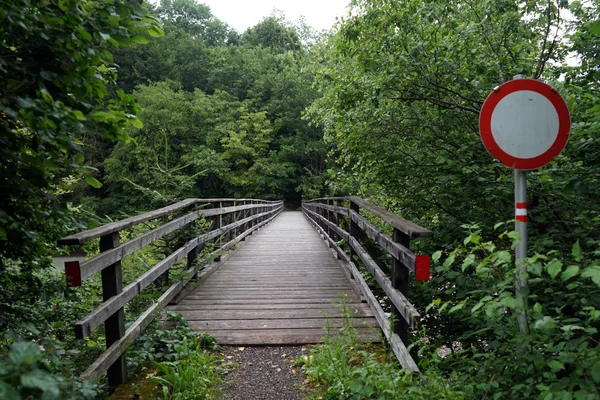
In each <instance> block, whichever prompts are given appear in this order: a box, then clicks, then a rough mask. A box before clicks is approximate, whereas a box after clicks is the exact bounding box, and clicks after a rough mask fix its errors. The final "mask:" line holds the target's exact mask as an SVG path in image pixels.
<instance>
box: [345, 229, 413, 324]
mask: <svg viewBox="0 0 600 400" xmlns="http://www.w3.org/2000/svg"><path fill="white" fill-rule="evenodd" d="M350 246H352V248H353V249H354V251H356V254H358V257H359V258H360V259H361V260H362V262H363V263H364V264H365V267H366V268H367V270H368V271H369V272H370V273H371V275H372V276H373V277H374V278H375V280H376V281H377V283H378V284H379V286H381V288H382V289H383V291H384V292H385V294H386V295H387V296H388V298H389V299H390V301H391V302H392V304H393V305H394V306H395V307H396V308H397V309H398V311H399V312H400V314H401V315H402V317H403V318H404V319H405V320H406V321H407V322H408V323H410V324H411V325H414V323H415V318H419V317H420V314H419V312H418V311H417V310H416V309H415V307H414V306H413V305H412V304H411V303H410V301H409V300H408V299H407V298H406V297H405V296H404V294H403V293H402V292H400V291H399V290H398V289H395V288H394V287H393V286H392V282H391V281H390V279H389V278H388V277H387V276H385V273H384V272H383V271H382V270H381V268H379V266H378V265H377V263H376V262H375V261H374V260H373V259H372V258H371V256H370V255H369V254H368V253H367V252H366V251H365V249H363V247H362V246H361V245H360V243H358V241H357V240H356V239H354V238H353V237H351V238H350Z"/></svg>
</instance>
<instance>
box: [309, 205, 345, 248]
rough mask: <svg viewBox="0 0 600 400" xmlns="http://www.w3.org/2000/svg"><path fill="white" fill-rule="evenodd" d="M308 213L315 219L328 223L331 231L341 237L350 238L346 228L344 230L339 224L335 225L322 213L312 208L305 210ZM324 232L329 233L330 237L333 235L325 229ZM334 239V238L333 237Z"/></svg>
mask: <svg viewBox="0 0 600 400" xmlns="http://www.w3.org/2000/svg"><path fill="white" fill-rule="evenodd" d="M304 211H305V212H306V213H308V214H310V216H311V217H313V221H314V220H315V219H318V220H320V221H321V222H322V223H323V224H325V225H327V226H328V227H329V229H330V231H332V232H335V233H336V234H337V235H338V236H339V237H340V238H342V239H344V240H346V241H347V240H348V238H349V237H350V234H349V233H348V232H346V231H345V230H343V229H342V228H340V227H339V226H337V225H335V224H334V223H333V222H331V221H328V220H326V219H325V218H324V217H323V216H322V215H320V214H317V213H316V212H314V211H311V210H304ZM323 232H324V233H327V235H328V236H329V237H331V235H330V234H329V232H326V231H325V230H323ZM332 240H333V238H332Z"/></svg>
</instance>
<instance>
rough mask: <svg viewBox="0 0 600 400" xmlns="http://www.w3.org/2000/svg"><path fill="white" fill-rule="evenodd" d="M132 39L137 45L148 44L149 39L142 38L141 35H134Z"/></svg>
mask: <svg viewBox="0 0 600 400" xmlns="http://www.w3.org/2000/svg"><path fill="white" fill-rule="evenodd" d="M132 39H133V41H134V42H135V43H138V44H148V43H150V38H148V37H147V36H143V35H135V36H134V37H133V38H132Z"/></svg>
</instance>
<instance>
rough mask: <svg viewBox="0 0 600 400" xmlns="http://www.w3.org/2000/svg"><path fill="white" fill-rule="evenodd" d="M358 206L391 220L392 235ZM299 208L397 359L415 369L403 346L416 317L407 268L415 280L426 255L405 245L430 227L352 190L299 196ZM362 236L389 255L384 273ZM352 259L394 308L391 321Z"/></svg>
mask: <svg viewBox="0 0 600 400" xmlns="http://www.w3.org/2000/svg"><path fill="white" fill-rule="evenodd" d="M334 203H335V204H336V205H334ZM343 203H348V205H349V207H344V206H343V205H342V204H343ZM361 208H362V209H364V210H365V211H367V212H369V213H371V214H372V215H374V216H375V217H377V218H379V219H381V220H382V221H383V222H385V223H387V224H389V225H391V226H392V227H393V234H392V237H390V236H388V235H387V234H385V233H384V232H381V231H380V230H379V229H378V228H377V227H376V226H374V225H373V224H371V223H370V222H369V221H368V220H367V219H366V218H365V217H364V216H362V215H361V214H360V210H361ZM302 211H303V212H304V214H305V215H306V217H307V218H308V220H309V221H310V222H311V223H312V224H313V225H314V226H315V228H316V229H317V230H318V231H319V232H320V233H321V234H322V235H323V237H324V239H325V240H326V241H327V242H328V244H329V245H330V246H331V247H332V248H333V249H334V250H335V251H336V252H337V253H338V255H339V256H340V257H341V258H342V259H343V260H345V261H346V268H347V275H348V276H349V277H350V278H351V279H352V280H353V282H355V283H356V284H357V286H358V288H359V289H360V291H361V293H362V294H363V296H364V297H365V299H366V301H367V303H368V304H369V306H370V308H371V310H372V311H373V314H374V315H375V318H376V319H377V322H378V323H379V325H380V327H381V329H382V331H383V334H384V335H385V337H386V339H387V340H388V342H389V343H390V345H391V348H392V350H393V352H394V354H395V355H396V357H397V358H398V360H399V361H400V363H401V365H402V366H403V367H404V368H406V369H407V370H409V371H418V367H417V365H416V363H415V362H414V360H413V359H412V357H411V356H410V354H409V352H408V350H407V347H408V328H409V326H414V325H415V324H416V322H417V321H418V319H419V318H420V314H419V312H418V311H417V310H416V308H415V307H414V306H413V305H412V304H411V303H410V301H409V300H408V274H409V272H412V273H414V274H415V277H416V279H417V280H428V279H429V257H427V256H418V255H416V254H415V253H413V252H412V251H411V250H410V249H409V247H410V239H411V238H424V237H430V236H432V235H433V232H431V231H430V230H428V229H425V228H423V227H421V226H418V225H417V224H415V223H413V222H411V221H408V220H405V219H403V218H401V217H399V216H397V215H395V214H393V213H391V212H389V211H387V210H385V209H383V208H381V207H379V206H376V205H373V204H371V203H369V202H368V201H367V200H364V199H361V198H359V197H355V196H348V197H325V198H319V199H312V200H308V201H303V202H302ZM344 228H345V229H344ZM364 237H369V238H370V239H372V240H373V241H374V242H375V243H376V244H377V245H378V246H379V248H381V249H383V250H384V251H385V252H387V253H388V254H389V255H390V256H391V257H392V268H391V271H389V272H390V274H388V273H386V270H385V269H384V268H381V267H380V266H379V265H378V264H377V262H376V261H375V260H374V258H375V257H373V256H372V255H371V254H369V251H367V250H365V248H364V247H363V245H362V244H361V239H362V238H364ZM339 240H343V241H344V242H346V243H347V246H348V249H349V253H350V254H348V253H347V252H346V251H344V249H342V247H340V244H339V243H338V241H339ZM355 259H356V260H360V261H362V264H363V265H364V267H365V268H366V270H367V271H368V273H370V274H371V275H372V276H373V277H374V278H375V280H376V281H377V283H378V284H379V286H380V287H381V289H382V290H383V291H384V293H385V294H386V296H387V297H388V299H389V301H390V303H391V305H392V309H393V314H394V319H393V321H392V322H390V319H389V318H388V317H387V315H386V314H385V313H384V311H383V308H382V307H381V305H380V304H379V301H378V300H377V299H376V298H375V296H374V295H373V293H372V291H371V289H370V288H369V286H368V285H367V283H366V281H365V280H364V278H363V276H362V274H361V273H360V272H359V270H358V267H357V265H356V261H355ZM388 275H389V276H388Z"/></svg>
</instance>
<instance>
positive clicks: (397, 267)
mask: <svg viewBox="0 0 600 400" xmlns="http://www.w3.org/2000/svg"><path fill="white" fill-rule="evenodd" d="M392 239H393V240H394V242H396V243H400V244H401V245H403V246H404V247H406V248H407V249H408V248H410V238H409V236H408V235H407V234H405V233H403V232H401V231H400V230H399V229H397V228H394V233H393V235H392ZM391 281H392V287H394V288H395V289H398V290H400V292H402V294H403V295H404V296H405V297H406V298H408V268H407V267H406V266H405V265H404V264H402V263H401V262H400V260H399V259H397V258H396V257H392V277H391ZM393 315H394V327H393V331H394V333H397V334H398V336H400V339H402V342H404V345H405V346H406V347H408V322H406V320H405V319H404V317H403V316H402V315H401V314H400V313H399V312H398V310H397V309H396V308H395V307H393Z"/></svg>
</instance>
